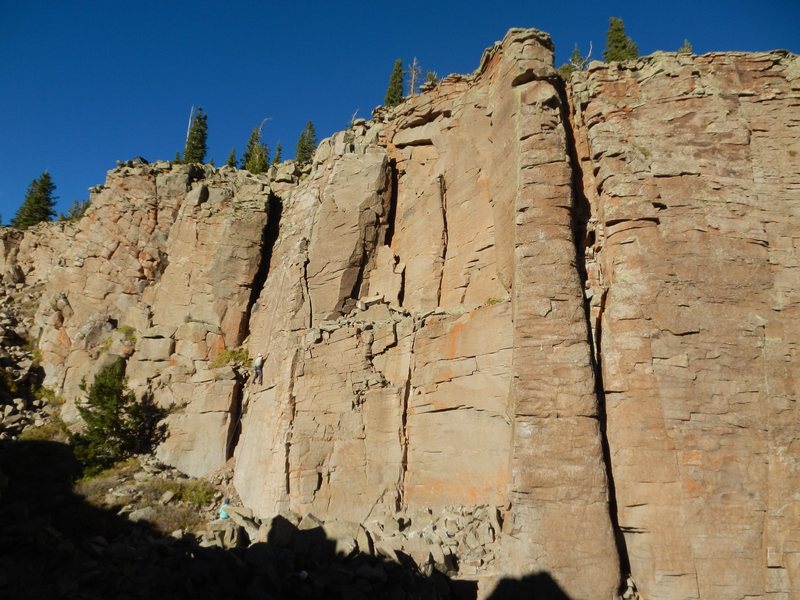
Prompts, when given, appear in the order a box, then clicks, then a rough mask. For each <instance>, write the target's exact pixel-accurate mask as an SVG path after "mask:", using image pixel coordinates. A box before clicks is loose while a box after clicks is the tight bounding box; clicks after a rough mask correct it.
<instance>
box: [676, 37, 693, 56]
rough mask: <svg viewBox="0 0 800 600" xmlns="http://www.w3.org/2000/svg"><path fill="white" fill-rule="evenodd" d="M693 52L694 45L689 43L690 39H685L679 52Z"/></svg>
mask: <svg viewBox="0 0 800 600" xmlns="http://www.w3.org/2000/svg"><path fill="white" fill-rule="evenodd" d="M692 53H693V50H692V45H691V44H690V43H689V40H687V39H684V40H683V46H681V47H680V48H678V54H692Z"/></svg>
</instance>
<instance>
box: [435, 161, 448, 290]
mask: <svg viewBox="0 0 800 600" xmlns="http://www.w3.org/2000/svg"><path fill="white" fill-rule="evenodd" d="M438 179H439V208H440V209H441V211H442V257H441V261H442V267H441V270H440V271H439V289H438V291H437V292H436V306H439V305H440V303H441V300H442V283H443V282H444V263H445V261H446V260H447V185H446V184H445V181H444V175H443V174H441V173H440V174H439V177H438Z"/></svg>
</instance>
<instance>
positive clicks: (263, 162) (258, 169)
mask: <svg viewBox="0 0 800 600" xmlns="http://www.w3.org/2000/svg"><path fill="white" fill-rule="evenodd" d="M262 125H263V122H262V123H261V125H258V127H256V128H255V129H253V132H252V133H251V134H250V139H248V140H247V148H246V149H245V151H244V154H243V155H242V168H243V169H247V170H248V171H250V172H251V173H256V174H258V173H263V172H264V171H266V170H267V168H268V167H269V148H268V147H267V145H266V144H262V143H261V126H262Z"/></svg>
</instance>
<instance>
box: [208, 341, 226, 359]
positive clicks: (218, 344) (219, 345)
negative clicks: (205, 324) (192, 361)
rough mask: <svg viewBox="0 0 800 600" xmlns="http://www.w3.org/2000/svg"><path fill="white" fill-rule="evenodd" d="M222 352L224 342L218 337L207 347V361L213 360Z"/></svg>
mask: <svg viewBox="0 0 800 600" xmlns="http://www.w3.org/2000/svg"><path fill="white" fill-rule="evenodd" d="M223 352H225V340H224V339H223V338H222V336H219V337H217V338H216V339H214V341H213V342H212V343H211V345H210V347H209V350H208V360H214V359H215V358H217V356H219V355H220V354H222V353H223Z"/></svg>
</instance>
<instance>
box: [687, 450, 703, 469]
mask: <svg viewBox="0 0 800 600" xmlns="http://www.w3.org/2000/svg"><path fill="white" fill-rule="evenodd" d="M682 456H683V464H685V465H692V466H697V467H699V466H700V465H701V464H703V455H702V454H701V453H700V451H699V450H689V451H687V452H683V453H682Z"/></svg>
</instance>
